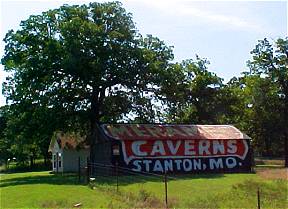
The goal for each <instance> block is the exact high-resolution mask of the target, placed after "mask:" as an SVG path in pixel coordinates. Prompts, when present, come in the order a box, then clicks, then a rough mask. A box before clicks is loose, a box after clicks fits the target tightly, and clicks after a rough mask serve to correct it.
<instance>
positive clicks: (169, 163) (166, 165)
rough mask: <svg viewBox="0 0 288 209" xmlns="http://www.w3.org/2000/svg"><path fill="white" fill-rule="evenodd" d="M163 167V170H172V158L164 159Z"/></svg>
mask: <svg viewBox="0 0 288 209" xmlns="http://www.w3.org/2000/svg"><path fill="white" fill-rule="evenodd" d="M164 168H165V171H169V170H170V171H173V161H172V160H165V161H164Z"/></svg>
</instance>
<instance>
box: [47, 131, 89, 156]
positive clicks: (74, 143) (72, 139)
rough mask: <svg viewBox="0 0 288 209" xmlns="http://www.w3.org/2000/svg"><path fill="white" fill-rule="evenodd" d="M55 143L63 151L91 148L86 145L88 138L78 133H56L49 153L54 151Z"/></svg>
mask: <svg viewBox="0 0 288 209" xmlns="http://www.w3.org/2000/svg"><path fill="white" fill-rule="evenodd" d="M55 143H58V146H59V148H61V149H83V148H84V149H88V148H89V145H88V144H87V143H86V137H85V136H81V135H80V134H77V133H63V132H55V133H54V135H53V137H52V139H51V142H50V145H49V150H48V151H49V152H51V151H52V150H53V148H54V145H55Z"/></svg>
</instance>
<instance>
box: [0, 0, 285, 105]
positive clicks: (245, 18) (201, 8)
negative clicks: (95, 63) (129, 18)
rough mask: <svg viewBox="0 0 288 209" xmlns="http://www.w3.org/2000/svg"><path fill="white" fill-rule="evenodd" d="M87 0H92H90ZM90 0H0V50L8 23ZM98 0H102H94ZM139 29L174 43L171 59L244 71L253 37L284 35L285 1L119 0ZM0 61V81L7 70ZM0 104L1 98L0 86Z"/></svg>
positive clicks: (223, 72) (225, 74) (224, 72)
mask: <svg viewBox="0 0 288 209" xmlns="http://www.w3.org/2000/svg"><path fill="white" fill-rule="evenodd" d="M91 1H92V0H91ZM89 2H90V1H83V0H82V1H80V0H79V1H67V0H62V1H60V0H53V1H52V0H50V1H48V0H37V1H34V0H30V1H25V0H21V1H20V0H18V1H13V0H12V1H11V0H4V1H3V0H2V1H1V2H0V7H1V10H0V12H1V13H0V14H1V16H0V39H1V42H0V56H1V58H2V57H3V55H4V47H5V43H4V42H3V41H2V39H3V38H4V37H5V34H6V33H7V32H8V30H10V29H14V30H17V29H19V24H20V21H21V20H26V19H27V18H28V17H29V16H30V15H32V14H33V15H37V14H41V12H43V11H47V10H49V9H55V8H58V7H59V6H61V5H63V4H71V5H75V4H77V5H81V4H85V3H86V4H87V3H89ZM98 2H103V1H98ZM121 2H122V3H123V6H124V8H125V9H126V10H127V11H128V12H131V13H132V15H133V20H134V22H135V23H136V27H137V29H138V30H139V32H140V33H141V34H142V35H146V34H152V35H153V36H157V37H158V38H160V39H161V40H163V41H164V42H165V43H166V45H168V46H173V47H174V55H175V62H181V61H182V60H185V59H191V58H192V59H193V58H195V56H196V54H197V55H199V56H200V57H201V58H207V59H208V60H209V61H210V65H209V67H208V69H209V70H210V71H212V72H215V73H216V74H217V75H218V76H220V77H222V78H223V79H224V81H226V82H227V81H229V79H231V78H232V77H233V76H240V75H241V72H243V71H246V70H247V67H246V62H247V60H249V59H250V58H251V57H250V51H251V50H252V49H253V48H254V47H255V45H256V44H257V41H258V40H261V39H264V38H268V39H269V40H271V41H273V40H276V39H277V38H284V37H285V36H287V9H288V7H287V1H247V0H246V1H227V0H226V1H192V0H122V1H121ZM3 69H4V67H3V66H2V65H1V64H0V82H1V84H2V82H3V81H4V80H5V77H6V76H7V73H5V72H4V70H3ZM0 91H1V93H0V106H2V105H5V98H4V96H3V95H2V85H1V87H0Z"/></svg>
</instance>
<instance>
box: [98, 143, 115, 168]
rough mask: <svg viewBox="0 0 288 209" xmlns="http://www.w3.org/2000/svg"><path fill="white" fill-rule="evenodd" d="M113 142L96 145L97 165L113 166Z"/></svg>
mask: <svg viewBox="0 0 288 209" xmlns="http://www.w3.org/2000/svg"><path fill="white" fill-rule="evenodd" d="M111 156H112V152H111V142H102V143H98V144H96V145H95V156H94V162H95V163H102V164H111Z"/></svg>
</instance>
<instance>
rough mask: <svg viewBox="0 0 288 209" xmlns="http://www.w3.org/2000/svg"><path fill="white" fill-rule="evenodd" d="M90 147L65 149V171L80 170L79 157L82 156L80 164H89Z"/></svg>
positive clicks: (82, 166) (82, 165) (83, 165)
mask: <svg viewBox="0 0 288 209" xmlns="http://www.w3.org/2000/svg"><path fill="white" fill-rule="evenodd" d="M89 155H90V151H89V149H85V150H84V149H82V150H78V151H77V150H64V151H63V171H64V172H78V159H79V157H80V166H81V168H84V167H85V166H87V158H89Z"/></svg>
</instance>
